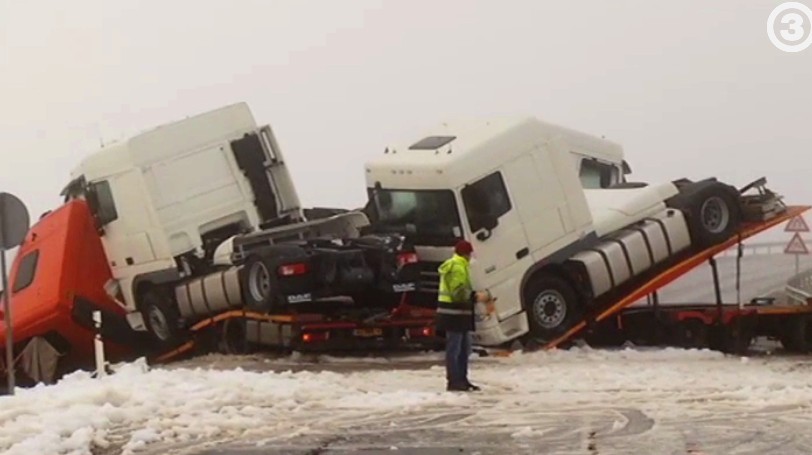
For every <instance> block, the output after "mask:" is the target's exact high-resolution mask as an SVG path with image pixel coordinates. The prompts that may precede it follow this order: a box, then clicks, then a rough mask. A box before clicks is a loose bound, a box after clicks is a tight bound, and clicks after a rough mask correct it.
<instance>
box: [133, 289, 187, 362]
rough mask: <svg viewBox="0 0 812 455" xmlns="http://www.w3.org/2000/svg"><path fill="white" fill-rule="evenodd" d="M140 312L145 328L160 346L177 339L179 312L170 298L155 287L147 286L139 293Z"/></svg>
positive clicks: (170, 343) (169, 343) (172, 342)
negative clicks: (147, 287)
mask: <svg viewBox="0 0 812 455" xmlns="http://www.w3.org/2000/svg"><path fill="white" fill-rule="evenodd" d="M141 314H142V315H143V317H144V322H145V323H146V326H147V330H148V331H149V334H150V335H151V336H152V338H153V339H154V341H155V342H157V344H158V345H159V346H160V347H164V346H169V345H172V344H174V343H175V342H176V341H177V338H178V335H179V326H178V325H179V321H180V313H179V311H178V307H177V305H176V304H175V302H174V301H172V299H171V298H169V297H168V296H167V295H166V294H165V293H164V292H161V291H160V290H159V289H157V288H152V287H151V288H149V289H147V290H146V291H144V293H143V294H141Z"/></svg>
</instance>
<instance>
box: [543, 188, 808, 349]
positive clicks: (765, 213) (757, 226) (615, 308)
mask: <svg viewBox="0 0 812 455" xmlns="http://www.w3.org/2000/svg"><path fill="white" fill-rule="evenodd" d="M754 183H756V184H757V183H760V182H754ZM751 185H753V184H751ZM751 185H748V187H745V189H749V188H750V187H751ZM743 191H744V190H742V192H743ZM761 198H764V199H771V198H770V195H764V194H763V193H762V194H761V195H759V196H756V197H751V199H746V197H743V199H744V202H745V205H747V203H750V207H749V209H750V210H751V211H752V212H751V214H754V212H758V215H756V216H754V217H753V218H755V219H756V220H755V221H748V222H745V223H743V224H742V227H741V229H739V232H738V234H736V235H734V236H732V237H730V238H729V239H728V240H726V241H725V242H722V243H720V244H717V245H715V246H712V247H710V248H706V249H704V250H702V251H699V252H697V253H695V254H693V255H691V256H688V257H687V258H685V259H683V260H682V261H680V262H678V263H676V264H674V265H673V266H671V267H669V268H668V269H666V270H664V271H663V272H661V273H660V274H658V275H655V276H654V277H653V278H651V279H650V280H648V281H646V282H644V283H642V284H641V285H640V286H638V287H637V288H635V289H634V290H633V291H632V292H630V293H628V294H626V295H624V296H623V297H622V298H620V299H618V300H616V301H613V302H610V303H609V304H608V305H607V307H606V309H604V310H602V311H600V312H599V313H597V315H595V314H594V313H593V315H592V319H590V318H584V319H583V320H582V321H581V322H579V323H578V324H576V325H575V326H574V327H573V328H571V329H570V330H569V331H568V332H567V333H565V334H564V335H562V336H560V337H558V338H556V339H554V340H552V341H550V342H548V343H546V344H544V345H543V346H542V348H543V349H547V350H549V349H553V348H556V347H559V346H561V345H562V344H564V343H566V342H568V341H570V340H572V339H573V338H575V336H576V335H578V334H579V333H581V331H582V330H584V329H585V328H586V327H587V326H588V325H590V324H592V323H598V322H601V321H603V320H605V319H607V318H609V317H610V316H613V315H615V314H617V313H618V312H619V311H621V310H622V309H624V308H626V307H628V306H629V305H631V304H633V303H635V302H637V301H638V300H640V299H642V298H644V297H645V296H647V295H649V294H651V293H653V292H655V291H657V290H659V289H661V288H663V287H664V286H666V285H668V284H670V283H671V282H673V281H674V280H676V279H678V278H680V277H681V276H683V275H685V274H686V273H688V272H690V271H691V270H693V269H694V268H696V267H698V266H700V265H701V264H702V263H704V262H705V261H708V260H710V259H711V258H713V257H714V256H715V255H717V254H719V253H721V252H722V251H724V250H726V249H728V248H730V247H732V246H735V245H736V244H738V243H740V242H741V241H742V240H744V239H747V238H749V237H752V236H754V235H757V234H759V233H761V232H764V231H766V230H767V229H770V228H772V227H774V226H776V225H778V224H780V223H782V222H784V221H787V220H790V219H792V218H794V217H796V216H798V215H800V214H802V213H804V212H805V211H807V210H809V209H810V208H812V206H786V207H782V210H781V211H780V213H778V212H777V210H776V209H775V207H773V206H772V205H769V204H759V203H758V202H757V199H761Z"/></svg>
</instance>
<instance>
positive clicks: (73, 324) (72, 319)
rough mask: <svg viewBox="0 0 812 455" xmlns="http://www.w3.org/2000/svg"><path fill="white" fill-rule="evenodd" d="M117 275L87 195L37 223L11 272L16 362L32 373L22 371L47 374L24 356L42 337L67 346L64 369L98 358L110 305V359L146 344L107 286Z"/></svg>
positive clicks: (25, 378)
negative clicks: (96, 342)
mask: <svg viewBox="0 0 812 455" xmlns="http://www.w3.org/2000/svg"><path fill="white" fill-rule="evenodd" d="M110 280H112V274H111V271H110V268H109V266H108V264H107V260H106V256H105V253H104V249H103V247H102V243H101V239H100V238H99V235H98V233H97V231H96V228H95V223H94V219H93V216H92V215H91V212H90V210H89V208H88V205H87V203H86V202H85V201H84V200H73V201H69V202H67V203H65V204H64V205H63V206H61V207H60V208H58V209H56V210H54V211H52V212H49V213H47V214H45V215H44V216H43V217H42V218H41V219H40V220H39V221H38V222H37V223H36V224H35V225H34V226H33V227H32V228H31V229H30V230H29V232H28V233H27V234H26V237H25V240H24V242H23V244H22V245H21V246H20V248H19V251H18V252H17V255H16V257H15V259H14V261H13V263H12V266H11V273H10V279H9V288H10V289H9V291H10V294H9V296H10V307H11V323H12V327H13V329H14V330H13V337H14V338H13V340H14V355H15V358H16V359H18V360H15V365H17V370H18V371H19V370H23V371H22V373H27V374H24V375H20V374H19V373H18V376H20V377H21V382H30V381H32V380H33V381H34V382H38V380H39V379H41V378H32V377H31V376H32V371H31V366H30V365H23V362H20V361H19V359H20V358H22V353H23V351H24V350H25V348H26V346H27V345H28V344H29V342H30V341H31V340H33V339H35V338H38V341H43V340H44V341H46V342H47V343H48V344H49V345H50V346H51V347H52V348H53V349H54V350H56V351H57V352H58V353H59V359H58V362H57V368H56V369H57V371H56V373H55V375H56V377H58V376H60V375H61V374H62V373H65V372H67V371H71V370H74V369H76V368H84V367H87V366H88V365H87V362H88V360H92V359H93V358H94V357H93V339H94V336H95V329H94V323H93V316H92V315H93V311H95V310H99V311H101V313H102V330H101V333H102V336H103V339H104V341H105V352H106V354H107V357H108V359H109V360H116V359H121V358H123V357H124V356H126V355H127V354H129V353H130V351H131V348H127V347H125V346H138V345H139V343H138V340H137V339H135V338H134V337H137V336H138V335H137V334H136V333H135V332H134V331H132V330H131V329H130V327H129V325H128V324H127V321H126V319H125V311H124V309H123V308H122V307H121V306H120V305H119V304H118V303H116V301H115V299H113V298H111V297H110V296H109V295H108V293H107V292H106V291H105V285H106V284H107V283H108V282H110ZM5 342H6V325H5V323H4V322H3V321H0V346H3V347H4V348H5ZM24 363H25V364H28V363H29V362H24ZM91 366H92V365H91ZM2 369H3V370H5V368H4V366H3V368H2ZM38 375H39V374H33V376H38ZM46 382H47V381H46Z"/></svg>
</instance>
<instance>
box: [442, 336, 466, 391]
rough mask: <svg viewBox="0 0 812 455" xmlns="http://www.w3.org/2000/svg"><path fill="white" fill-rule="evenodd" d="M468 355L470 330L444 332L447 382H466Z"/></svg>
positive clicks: (453, 383) (454, 383)
mask: <svg viewBox="0 0 812 455" xmlns="http://www.w3.org/2000/svg"><path fill="white" fill-rule="evenodd" d="M470 355H471V332H468V331H465V332H446V333H445V371H446V380H447V381H448V383H449V384H451V385H467V384H468V358H469V357H470Z"/></svg>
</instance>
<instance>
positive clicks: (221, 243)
mask: <svg viewBox="0 0 812 455" xmlns="http://www.w3.org/2000/svg"><path fill="white" fill-rule="evenodd" d="M71 177H72V181H71V182H70V183H69V184H68V185H67V186H66V188H65V190H64V192H63V195H64V196H65V198H66V200H67V201H71V200H75V199H81V200H86V201H87V203H88V205H89V206H90V208H91V210H92V213H93V216H94V218H95V220H96V227H97V228H98V232H99V235H100V236H101V239H102V243H103V245H104V251H105V253H106V254H107V259H108V263H109V266H110V268H111V270H112V273H113V277H114V279H115V283H116V284H117V286H118V289H117V290H114V291H113V292H112V295H114V296H116V297H117V298H118V299H119V302H120V303H121V305H122V306H123V307H124V308H125V309H126V311H127V314H128V320H129V321H130V324H131V325H132V326H133V327H134V328H136V329H137V330H148V331H149V332H150V333H152V334H153V335H154V336H155V337H156V338H157V339H158V341H162V342H166V343H169V344H171V343H172V342H173V340H174V339H175V338H177V335H178V334H179V333H181V330H179V329H180V328H182V327H183V326H184V325H185V326H188V325H189V323H191V322H194V321H196V320H200V319H202V318H205V317H209V316H211V315H213V314H217V313H219V312H223V311H226V310H228V309H233V308H240V307H248V308H250V309H251V310H254V311H263V312H266V311H273V310H278V309H280V308H281V307H284V306H286V305H300V304H304V303H307V302H311V301H315V300H319V299H322V298H326V297H334V296H336V295H342V296H343V295H351V296H359V295H365V294H367V293H374V292H376V291H381V292H384V293H387V292H388V293H389V294H393V293H397V292H402V291H400V289H401V288H402V287H404V286H405V288H408V287H409V286H410V285H411V286H414V280H413V279H412V280H411V281H410V278H408V273H406V272H405V271H404V269H406V270H407V271H408V270H409V269H410V268H413V267H414V265H412V264H411V262H410V263H409V264H406V266H400V265H398V264H399V261H403V257H409V258H411V257H412V256H410V254H411V255H413V251H412V252H410V251H409V250H408V246H406V245H404V244H403V243H402V242H401V241H400V240H399V239H400V238H401V236H396V235H389V236H366V237H363V238H361V237H360V229H361V228H363V227H364V226H366V225H367V224H369V222H368V220H367V218H366V217H365V216H364V214H363V213H360V212H347V213H341V214H337V215H334V216H330V217H327V218H324V219H319V220H313V221H309V220H306V219H305V217H304V212H303V210H302V208H301V207H300V203H299V198H298V195H297V193H296V189H295V187H294V185H293V181H292V179H291V176H290V174H289V171H288V168H287V166H286V163H285V160H284V158H283V156H282V153H281V150H280V148H279V146H278V144H277V141H276V138H275V137H274V134H273V132H272V131H271V128H270V127H269V126H267V125H266V126H258V125H257V124H256V123H255V121H254V118H253V115H252V113H251V111H250V110H249V108H248V106H247V105H246V104H245V103H239V104H234V105H230V106H226V107H223V108H220V109H216V110H213V111H210V112H206V113H203V114H200V115H196V116H193V117H189V118H186V119H184V120H180V121H176V122H173V123H169V124H166V125H163V126H160V127H158V128H154V129H152V130H150V131H146V132H144V133H141V134H138V135H136V136H133V137H131V138H129V139H127V140H126V141H123V142H121V143H118V144H112V145H108V146H106V147H104V148H103V149H101V150H98V151H96V152H94V153H92V154H90V155H89V156H88V157H87V158H86V159H85V160H84V161H82V163H81V164H80V165H79V166H78V167H77V168H76V169H75V170H74V171H73V172H72V175H71ZM415 262H416V261H415ZM414 275H415V276H416V273H414ZM410 283H411V284H410Z"/></svg>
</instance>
